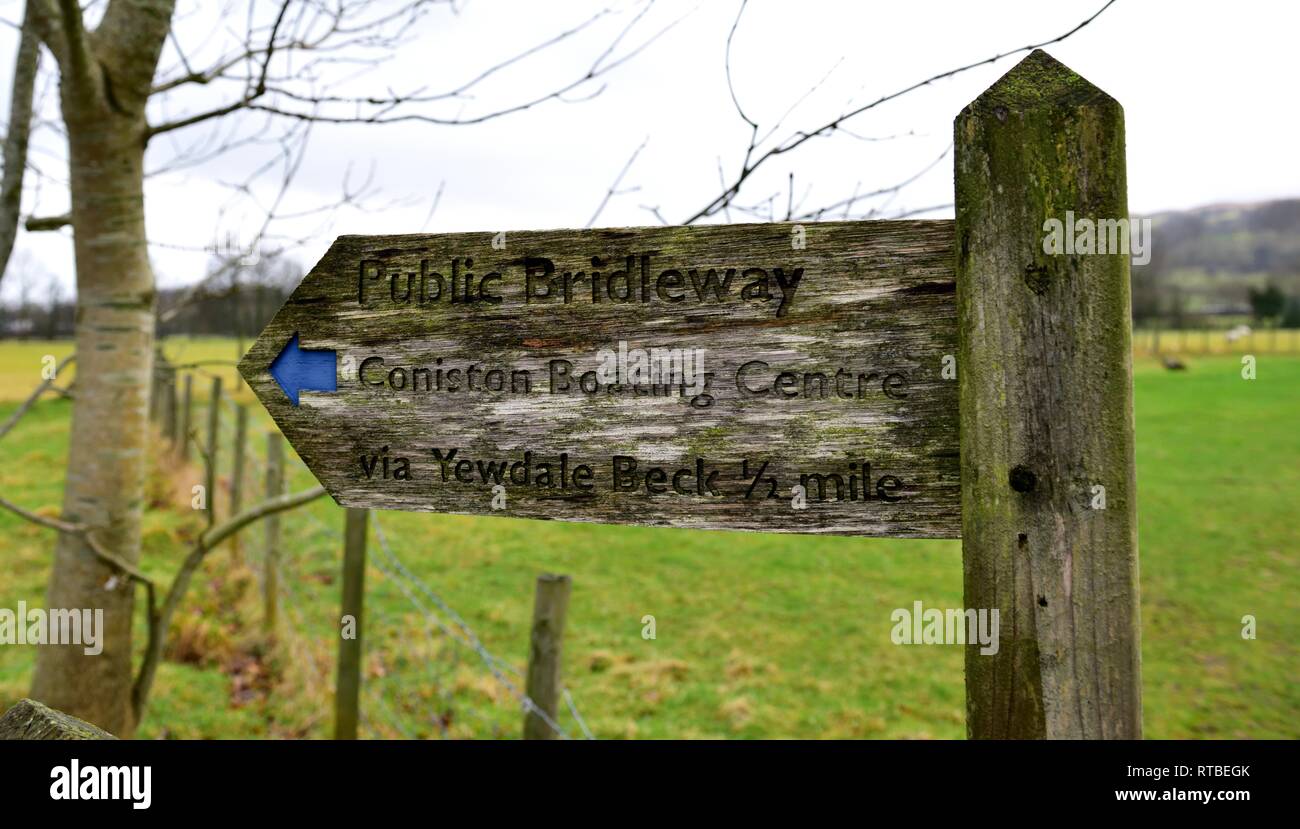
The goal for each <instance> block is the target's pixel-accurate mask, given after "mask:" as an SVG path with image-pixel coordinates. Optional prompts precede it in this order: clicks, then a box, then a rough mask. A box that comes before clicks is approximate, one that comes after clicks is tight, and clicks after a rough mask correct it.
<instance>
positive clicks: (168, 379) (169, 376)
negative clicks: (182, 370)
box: [163, 366, 177, 450]
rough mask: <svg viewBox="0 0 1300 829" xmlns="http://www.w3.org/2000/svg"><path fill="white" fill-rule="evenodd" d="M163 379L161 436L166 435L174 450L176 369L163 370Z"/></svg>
mask: <svg viewBox="0 0 1300 829" xmlns="http://www.w3.org/2000/svg"><path fill="white" fill-rule="evenodd" d="M164 371H165V375H164V377H163V387H164V389H165V391H164V399H163V434H165V435H167V442H168V443H169V444H170V445H171V447H172V449H173V450H175V448H176V423H177V417H176V406H177V402H176V369H174V368H172V367H171V366H167V367H166V368H165V370H164Z"/></svg>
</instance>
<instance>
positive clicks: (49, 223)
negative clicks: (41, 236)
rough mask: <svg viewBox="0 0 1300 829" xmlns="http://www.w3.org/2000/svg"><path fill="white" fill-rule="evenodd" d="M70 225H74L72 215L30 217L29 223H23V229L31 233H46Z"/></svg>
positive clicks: (28, 218)
mask: <svg viewBox="0 0 1300 829" xmlns="http://www.w3.org/2000/svg"><path fill="white" fill-rule="evenodd" d="M70 224H72V214H71V213H64V214H62V215H60V216H28V217H27V221H25V222H23V227H25V228H26V229H27V230H28V231H29V232H31V233H46V232H49V231H51V230H59V229H61V228H64V227H67V226H68V225H70Z"/></svg>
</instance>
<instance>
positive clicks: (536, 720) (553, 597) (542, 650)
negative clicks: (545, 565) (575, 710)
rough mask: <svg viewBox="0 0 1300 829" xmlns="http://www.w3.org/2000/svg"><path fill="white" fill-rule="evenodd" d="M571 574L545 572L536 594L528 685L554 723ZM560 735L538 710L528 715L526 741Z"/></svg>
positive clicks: (529, 652) (525, 729) (530, 696)
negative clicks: (559, 574) (557, 574)
mask: <svg viewBox="0 0 1300 829" xmlns="http://www.w3.org/2000/svg"><path fill="white" fill-rule="evenodd" d="M570 585H571V580H570V578H569V577H568V576H556V575H552V574H550V573H543V574H542V575H540V576H538V577H537V590H536V592H535V594H534V596H533V630H532V635H531V637H530V639H529V644H528V685H527V690H526V693H527V694H528V698H529V699H530V700H532V701H533V704H534V705H536V706H537V707H538V708H540V709H541V710H542V711H543V712H545V713H546V717H548V718H549V719H550V721H551V722H552V723H553V722H555V717H556V714H557V713H558V712H559V704H560V689H561V682H560V656H561V654H562V652H563V650H564V648H563V645H564V619H565V616H566V615H567V614H568V611H569V587H570ZM559 736H560V735H559V734H557V733H555V729H554V728H552V727H551V726H550V724H548V723H547V721H546V719H544V718H543V717H541V716H539V715H538V714H537V713H536V712H535V711H533V710H531V709H530V710H529V711H527V712H526V713H525V714H524V739H525V740H554V739H556V738H557V737H559Z"/></svg>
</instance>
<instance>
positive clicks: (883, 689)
mask: <svg viewBox="0 0 1300 829" xmlns="http://www.w3.org/2000/svg"><path fill="white" fill-rule="evenodd" d="M66 350H67V346H66V345H59V344H55V345H51V344H45V343H30V344H5V345H0V418H3V417H5V416H7V415H8V413H9V412H11V411H12V410H13V408H14V406H15V403H14V402H13V401H14V400H15V399H17V398H21V397H22V396H23V394H25V393H26V391H27V390H29V389H30V388H31V387H32V386H34V385H35V384H36V382H38V381H39V373H38V372H39V367H40V359H41V356H42V355H44V354H54V355H56V356H57V355H59V354H60V353H64V352H66ZM167 352H168V354H169V357H170V358H171V359H172V361H173V362H186V361H191V360H207V359H212V358H222V359H231V358H233V357H234V354H235V345H234V343H232V342H229V341H224V342H223V341H171V342H169V343H168V344H167ZM233 380H234V376H233V372H232V371H229V370H227V373H226V387H227V388H230V387H231V385H232V383H233ZM1135 385H1136V389H1135V391H1136V409H1137V440H1138V482H1139V520H1140V537H1141V577H1142V622H1143V640H1142V650H1143V679H1144V703H1145V704H1144V717H1145V728H1146V734H1147V736H1149V737H1153V738H1176V737H1222V738H1247V737H1292V738H1294V737H1300V645H1298V644H1297V643H1300V529H1298V528H1297V512H1298V511H1297V504H1298V503H1300V428H1297V427H1298V426H1300V357H1294V356H1267V355H1261V356H1260V357H1259V364H1258V379H1256V380H1253V381H1247V380H1243V379H1242V378H1241V375H1240V361H1239V358H1237V357H1233V356H1217V357H1205V358H1192V359H1190V360H1189V368H1188V370H1187V371H1185V372H1166V371H1164V370H1163V369H1161V368H1160V367H1159V366H1158V365H1157V364H1156V363H1155V362H1154V361H1152V360H1148V359H1140V360H1139V361H1138V363H1137V366H1136V378H1135ZM199 388H202V385H201V384H200V386H199ZM244 399H245V400H247V399H248V398H244ZM69 411H70V404H69V403H68V402H67V401H64V400H58V399H51V400H48V401H47V402H44V403H42V404H41V405H40V406H39V407H37V408H36V409H35V410H34V412H32V413H31V414H30V415H29V416H28V417H27V419H25V420H24V421H23V422H22V424H21V425H20V426H19V427H18V428H17V429H15V430H14V432H12V433H11V434H10V435H9V436H8V437H7V438H5V440H4V441H3V442H0V493H3V494H4V495H5V496H7V497H9V498H11V499H13V500H15V501H17V502H18V503H20V504H22V505H23V506H26V507H29V508H39V507H46V506H50V505H57V504H58V503H59V496H60V491H61V481H62V475H63V459H64V456H65V453H66V447H67V436H66V429H67V423H68V417H69ZM254 411H255V412H256V413H257V414H256V418H257V419H256V426H255V429H254V432H255V433H256V434H259V436H260V433H261V432H262V431H263V430H265V429H266V428H268V427H269V421H268V420H267V419H266V418H265V416H264V414H262V413H261V411H260V408H254ZM255 443H256V444H257V445H260V444H261V442H260V440H259V441H255ZM196 475H197V473H196V472H194V471H193V470H184V469H181V470H177V469H168V468H165V466H164V465H160V468H159V469H158V470H157V471H156V473H155V476H154V478H155V480H154V484H153V489H154V492H153V493H151V498H152V500H153V502H154V504H155V506H154V507H153V508H151V509H150V511H149V513H148V515H147V520H146V531H145V553H144V569H145V570H146V572H148V573H149V574H150V575H151V576H154V577H156V578H158V579H161V580H167V578H168V577H169V575H170V573H172V572H173V571H174V569H175V567H176V565H177V562H178V561H179V558H180V556H181V554H182V547H181V543H182V541H183V539H184V538H186V537H187V536H188V534H189V533H191V532H192V531H193V529H194V527H195V526H196V525H197V521H198V519H197V518H196V517H195V514H194V513H192V512H191V511H189V510H188V509H187V508H185V506H184V501H185V500H188V498H187V497H186V498H185V499H184V500H182V498H181V497H179V496H178V495H177V494H176V492H177V491H178V490H179V491H181V492H182V493H183V492H184V491H186V490H187V489H188V486H187V482H188V481H189V480H190V479H191V478H193V477H194V476H196ZM311 482H312V479H311V477H310V475H309V473H306V472H305V471H303V470H301V469H300V468H299V469H298V471H297V472H296V473H295V479H294V482H293V485H294V488H300V487H304V486H307V485H310V483H311ZM55 508H56V507H54V508H52V509H55ZM50 514H55V513H54V512H53V511H51V513H50ZM382 523H383V526H384V529H385V532H386V533H387V535H388V536H389V538H390V540H391V541H392V546H393V549H394V550H395V552H397V554H398V555H399V556H400V557H401V559H402V560H403V562H404V563H405V564H406V566H407V567H409V568H410V569H411V570H412V571H413V572H414V573H415V574H416V575H418V576H419V577H420V579H422V580H424V581H425V582H427V583H428V585H429V586H431V587H432V588H433V589H434V590H436V591H437V592H438V593H439V594H440V596H441V597H442V598H443V599H445V600H446V601H447V602H448V603H449V604H450V605H451V606H452V607H453V608H455V609H456V610H457V611H458V612H459V613H460V614H461V615H462V616H463V617H464V619H465V620H466V622H468V624H469V625H470V626H472V627H473V628H474V629H475V631H476V632H477V633H478V635H479V637H480V638H481V639H482V642H483V644H484V645H485V646H486V647H487V648H488V649H489V650H490V651H492V652H493V653H495V654H497V655H499V656H501V657H502V658H504V659H505V660H506V661H507V662H509V663H511V664H513V665H514V666H515V667H516V668H517V669H522V668H523V661H524V658H525V654H526V650H527V638H528V630H527V628H528V619H529V614H530V612H531V603H532V582H533V579H534V577H535V576H536V575H537V574H538V573H540V572H544V571H553V572H564V573H568V574H570V575H572V576H573V579H574V589H573V598H572V602H571V606H570V612H569V627H568V635H567V637H566V642H565V648H566V650H565V673H566V681H567V683H568V686H569V687H570V689H571V690H572V693H573V697H574V699H575V700H576V702H577V705H578V707H579V709H580V710H581V712H582V714H583V716H584V718H585V719H586V722H587V724H588V725H589V726H590V728H591V730H592V731H593V732H594V733H595V735H596V736H598V737H603V738H611V737H809V738H816V737H910V738H926V737H937V738H951V737H961V736H963V735H964V733H965V732H964V714H963V687H962V654H961V650H960V648H958V647H944V646H912V647H908V646H895V645H893V644H891V643H890V637H889V633H890V628H891V622H890V619H889V616H890V612H891V611H892V610H893V609H894V608H898V607H910V606H911V604H912V602H914V601H917V600H919V601H922V602H923V603H924V604H926V605H927V606H937V607H959V606H960V605H961V551H960V546H959V544H958V543H956V542H944V541H901V540H877V539H845V538H814V537H787V536H769V535H751V534H743V533H706V532H692V531H683V530H662V529H646V528H637V527H604V526H592V525H570V524H560V523H552V522H528V521H521V520H516V519H480V518H467V517H459V516H430V515H423V514H407V513H400V514H399V513H384V514H383V515H382ZM286 526H287V530H286V533H287V539H288V542H289V543H288V544H287V545H286V547H287V550H286V557H287V559H288V561H287V563H286V578H290V579H291V584H290V586H289V590H290V591H291V593H292V595H293V597H294V598H293V602H294V606H293V607H292V608H288V607H287V608H286V612H285V613H283V614H282V626H281V629H280V632H279V635H278V636H277V637H276V640H275V642H274V643H271V642H269V641H268V640H267V639H266V638H265V637H263V636H262V634H261V633H260V631H259V627H258V619H259V615H260V614H259V609H258V608H259V603H258V601H259V600H258V598H257V592H258V591H257V582H256V578H255V573H254V570H255V566H254V565H255V564H256V548H257V547H258V544H259V539H260V537H261V536H260V533H259V532H253V533H252V534H250V536H249V537H248V538H247V539H246V541H245V544H246V547H245V550H244V555H243V557H242V559H243V561H244V562H245V563H244V564H236V563H233V560H232V557H231V556H230V555H229V554H228V553H225V552H222V553H219V554H216V555H214V556H213V557H212V558H210V560H209V561H208V563H207V564H206V565H205V569H204V574H203V577H202V578H200V579H196V581H195V586H194V587H193V588H192V589H191V592H190V594H189V601H188V605H187V607H188V611H187V612H186V613H185V614H183V615H182V618H180V619H178V620H177V621H176V623H175V624H174V625H173V631H172V633H173V637H174V643H175V644H174V645H173V646H172V647H171V648H170V650H169V655H170V657H171V658H170V661H168V662H167V663H166V664H164V665H163V667H162V670H161V671H160V674H159V679H158V682H157V684H156V690H155V695H154V699H153V702H152V705H151V708H150V710H149V713H148V716H147V718H146V720H145V722H144V724H143V725H142V727H141V729H140V736H142V737H162V736H174V737H260V736H312V737H321V736H328V734H329V725H330V718H331V716H330V708H329V706H330V690H329V689H330V686H331V684H332V673H331V671H332V665H333V649H334V647H335V644H334V643H335V642H336V641H337V640H336V634H335V630H336V627H335V625H336V623H337V607H338V585H337V583H336V581H335V573H336V571H337V567H338V562H339V558H340V551H339V548H338V545H337V542H336V539H335V537H334V535H333V529H332V528H338V527H340V526H341V510H339V509H338V508H337V507H335V506H334V505H333V504H332V502H329V501H328V500H326V501H324V502H317V503H316V504H314V505H313V506H312V507H310V508H309V509H308V510H305V511H303V512H302V513H295V514H290V515H289V517H287V518H286ZM0 539H3V541H0V560H2V561H3V567H0V607H13V606H14V605H15V604H16V603H17V602H18V601H19V600H26V601H27V602H29V603H36V604H41V603H42V602H43V594H44V588H45V582H46V579H47V577H48V562H49V559H50V552H51V549H52V542H53V539H52V538H51V536H50V534H49V532H48V531H46V530H43V529H40V528H37V527H34V526H32V525H29V524H27V523H24V522H22V521H21V520H19V519H17V518H15V517H14V516H12V515H10V514H8V513H3V514H0ZM372 558H373V556H372ZM367 579H368V582H367V602H368V613H370V614H371V617H372V624H371V625H370V627H369V628H368V633H367V636H368V639H367V659H366V673H365V682H366V692H365V697H364V700H363V705H364V707H365V710H366V713H367V714H368V720H367V723H366V724H365V726H364V727H363V734H364V735H366V736H402V735H415V736H436V735H437V734H438V733H440V728H438V727H437V726H436V724H435V723H434V722H433V720H434V718H435V717H441V718H442V722H443V724H444V726H446V728H447V731H448V732H449V733H450V734H451V735H452V736H463V737H471V736H480V737H481V736H497V735H500V736H517V735H518V733H519V730H520V725H521V716H520V714H519V711H518V708H517V706H516V705H514V704H513V703H512V701H511V700H510V697H509V695H508V694H507V693H506V692H505V691H504V690H503V688H502V686H501V683H500V682H499V681H497V680H494V679H493V678H492V676H491V674H490V673H489V672H488V671H487V670H486V669H485V668H484V667H483V665H482V663H481V662H479V661H478V660H477V658H476V657H475V656H474V654H473V653H464V652H463V651H464V649H457V648H456V647H455V646H453V645H451V644H450V643H449V642H448V641H447V639H446V637H441V636H439V635H437V634H436V633H435V635H433V636H430V635H428V634H427V633H426V631H425V626H424V623H423V621H422V617H421V616H420V614H418V613H416V612H414V611H413V610H412V609H411V606H410V603H409V602H408V601H407V599H406V598H405V597H404V596H403V595H402V594H401V593H400V592H399V587H400V585H399V584H398V583H397V580H394V579H392V578H389V577H388V576H385V575H384V574H383V573H381V572H378V571H371V572H370V573H368V574H367ZM646 614H652V615H654V616H655V617H656V622H657V638H656V639H654V640H645V639H643V638H642V636H641V630H642V623H641V619H642V617H643V616H644V615H646ZM1246 614H1251V615H1254V616H1255V617H1256V619H1257V620H1258V639H1256V640H1253V641H1247V640H1243V639H1242V638H1241V617H1242V616H1243V615H1246ZM142 633H143V631H142V629H141V634H142ZM138 639H139V640H140V641H142V640H143V635H141V636H139V637H138ZM32 651H33V649H32V648H24V647H19V646H11V647H0V706H5V707H7V706H8V705H9V704H10V703H11V702H12V701H13V700H14V699H15V698H17V697H19V696H21V695H22V694H23V693H24V692H25V690H26V688H27V686H28V683H29V681H30V673H31V667H32V663H33V657H34V655H33V652H32ZM561 724H562V725H565V726H566V728H571V727H572V726H573V724H574V723H573V719H572V717H570V716H569V715H568V714H567V713H566V714H565V715H564V716H562V717H561Z"/></svg>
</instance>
